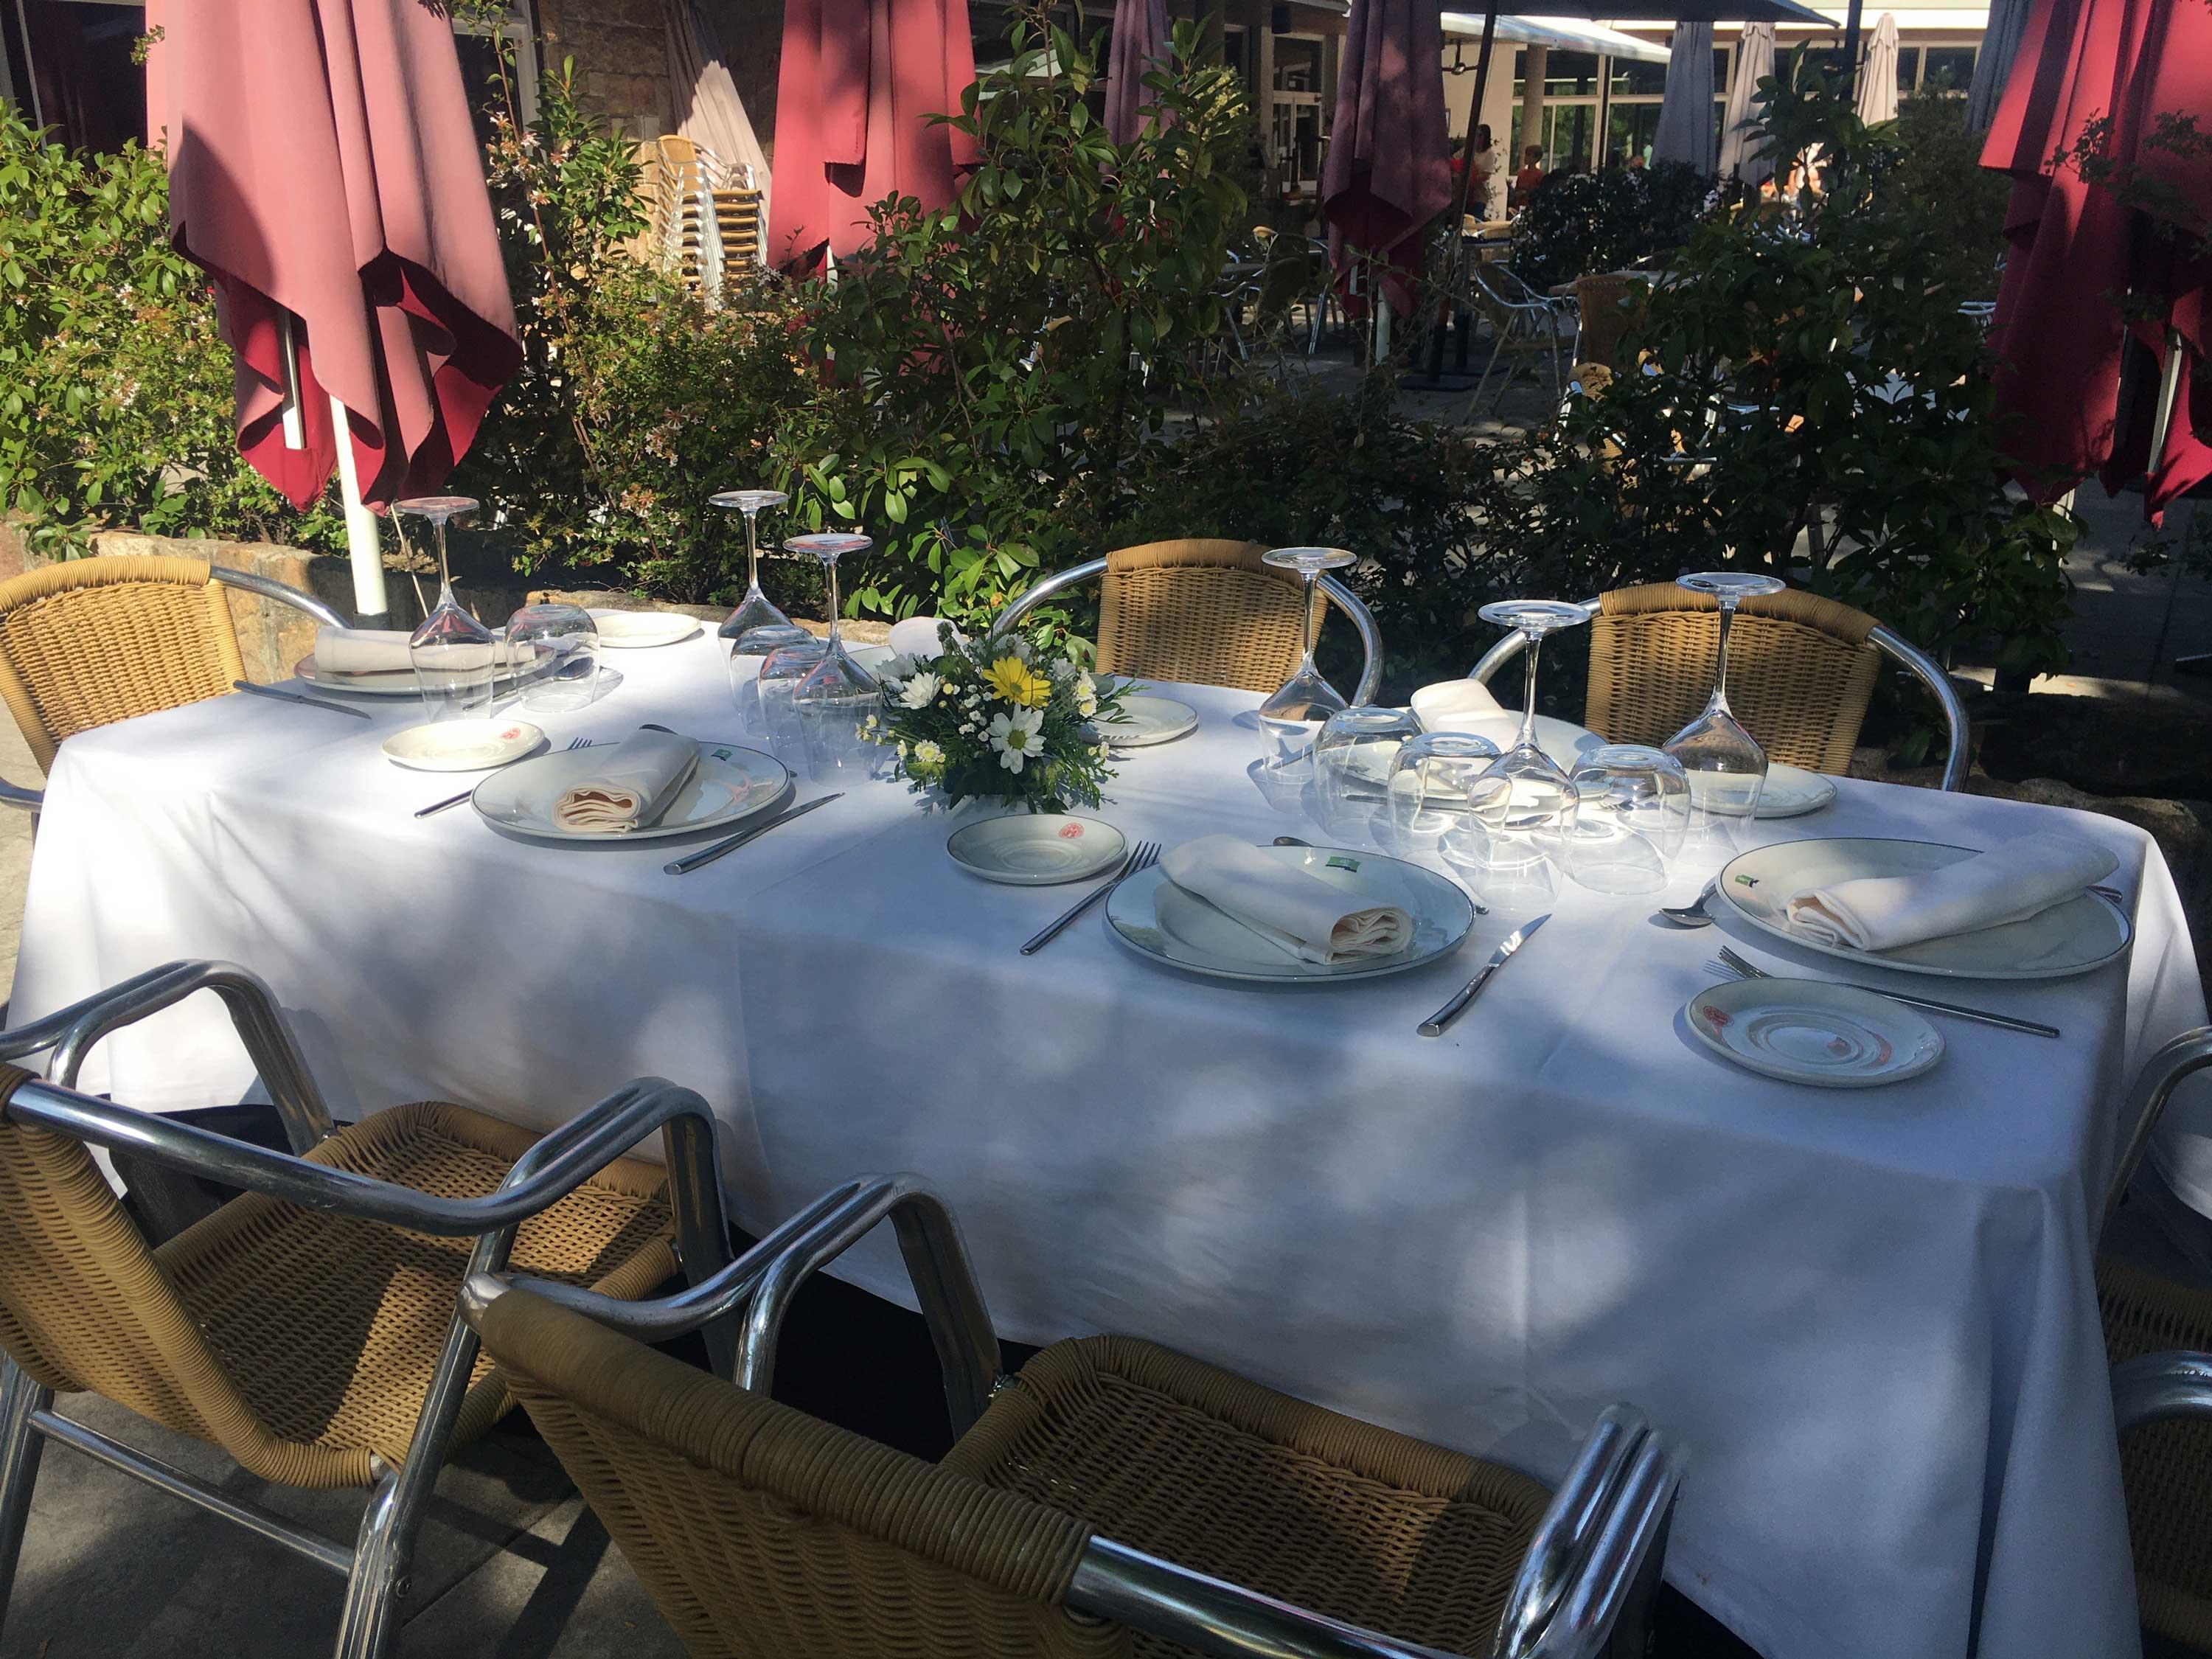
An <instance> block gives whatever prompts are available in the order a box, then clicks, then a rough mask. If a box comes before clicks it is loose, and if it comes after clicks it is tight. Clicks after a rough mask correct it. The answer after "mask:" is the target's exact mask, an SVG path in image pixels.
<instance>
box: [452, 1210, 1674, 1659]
mask: <svg viewBox="0 0 2212 1659" xmlns="http://www.w3.org/2000/svg"><path fill="white" fill-rule="evenodd" d="M887 1215H888V1216H889V1217H890V1218H891V1219H892V1220H893V1222H894V1223H895V1225H896V1226H897V1229H898V1235H899V1243H900V1246H901V1249H902V1251H903V1253H904V1255H905V1257H906V1261H907V1264H908V1270H909V1272H910V1273H911V1274H912V1276H913V1279H914V1282H915V1291H916V1293H917V1296H918V1297H919V1300H920V1302H921V1307H922V1309H923V1311H924V1313H925V1315H926V1316H927V1317H928V1318H929V1322H930V1328H931V1333H932V1335H933V1338H934V1340H935V1342H936V1346H937V1350H938V1353H939V1358H940V1359H942V1360H943V1361H944V1362H945V1378H946V1397H947V1403H948V1405H949V1406H950V1407H951V1414H952V1421H953V1425H954V1426H955V1429H956V1431H958V1432H959V1439H958V1441H957V1444H955V1446H954V1447H953V1449H952V1450H951V1453H950V1454H949V1455H947V1456H946V1457H945V1460H944V1461H943V1462H941V1463H938V1464H936V1465H931V1464H927V1463H924V1462H921V1461H919V1460H917V1459H915V1458H913V1457H910V1456H908V1455H905V1454H903V1453H901V1452H896V1451H894V1450H892V1449H890V1448H888V1447H884V1446H878V1445H876V1444H873V1443H870V1442H868V1441H866V1440H864V1439H861V1438H860V1437H857V1436H854V1435H852V1434H849V1433H848V1432H846V1431H843V1430H841V1429H837V1428H834V1427H832V1426H830V1425H828V1424H825V1423H821V1422H817V1421H815V1420H814V1419H811V1418H808V1417H806V1416H805V1415H804V1414H802V1413H799V1412H796V1411H793V1410H792V1409H790V1408H789V1407H784V1406H780V1405H778V1404H776V1403H775V1401H773V1400H771V1399H769V1397H768V1395H767V1388H768V1383H769V1381H770V1378H771V1372H772V1367H773V1364H774V1354H775V1335H776V1330H777V1328H778V1326H779V1325H780V1324H781V1319H782V1316H783V1310H784V1309H785V1307H786V1306H787V1304H788V1301H789V1298H790V1297H791V1295H792V1293H793V1291H795V1290H796V1289H797V1287H798V1286H799V1284H800V1283H801V1282H803V1281H804V1279H805V1278H806V1277H807V1276H808V1275H809V1274H810V1273H812V1272H814V1271H815V1270H817V1268H819V1267H821V1266H822V1265H823V1264H824V1263H825V1262H826V1261H829V1260H830V1259H831V1258H833V1257H834V1256H836V1255H837V1254H838V1253H840V1252H841V1251H842V1250H843V1249H846V1248H848V1246H849V1245H850V1244H852V1243H854V1242H855V1241H856V1240H857V1239H859V1238H860V1237H862V1236H863V1235H864V1234H866V1232H867V1231H869V1229H870V1228H871V1227H872V1225H874V1224H875V1223H876V1222H877V1221H878V1220H879V1219H881V1218H884V1217H885V1216H887ZM692 1294H693V1298H694V1299H693V1300H692V1302H691V1304H690V1307H689V1309H688V1310H687V1312H686V1313H685V1315H684V1317H690V1318H696V1317H698V1316H702V1315H709V1314H713V1313H715V1312H717V1311H720V1310H726V1309H728V1308H730V1307H733V1306H738V1305H747V1307H748V1310H747V1314H746V1321H745V1326H746V1328H745V1335H746V1342H745V1346H744V1349H743V1350H742V1352H740V1355H739V1358H738V1379H739V1380H740V1381H741V1382H743V1383H745V1384H746V1385H747V1386H746V1387H744V1388H737V1387H732V1386H731V1385H729V1384H727V1383H723V1382H722V1381H721V1380H720V1379H719V1378H716V1377H713V1376H708V1375H706V1374H705V1373H703V1372H700V1371H696V1370H691V1369H690V1368H688V1367H686V1366H684V1365H683V1364H679V1363H678V1362H677V1361H675V1360H672V1359H670V1358H666V1357H665V1356H663V1355H661V1354H659V1353H655V1352H653V1351H652V1350H650V1349H647V1348H646V1347H643V1346H640V1344H639V1343H638V1342H636V1341H634V1340H630V1335H629V1334H621V1332H623V1331H627V1332H629V1333H631V1334H637V1335H642V1336H647V1337H663V1336H665V1335H667V1334H671V1331H673V1330H675V1329H680V1328H682V1320H681V1319H677V1320H674V1321H673V1322H671V1317H670V1315H669V1312H668V1309H669V1306H670V1304H641V1305H639V1306H635V1307H631V1308H624V1307H623V1306H621V1305H618V1304H609V1303H607V1302H606V1301H605V1299H604V1298H600V1297H592V1296H591V1295H589V1294H588V1293H579V1292H577V1291H574V1290H572V1289H565V1288H562V1287H557V1286H554V1287H543V1286H531V1287H529V1288H528V1289H515V1288H511V1287H510V1286H509V1285H508V1284H507V1282H506V1281H504V1280H502V1279H498V1278H495V1277H494V1276H491V1275H483V1276H481V1277H477V1278H472V1279H471V1280H470V1281H469V1285H468V1287H467V1289H466V1291H465V1292H464V1295H463V1303H462V1305H463V1312H464V1316H465V1317H466V1318H467V1319H468V1320H469V1322H471V1325H472V1326H473V1327H474V1328H476V1329H477V1332H478V1333H479V1334H481V1335H482V1336H483V1340H484V1345H485V1348H486V1351H487V1352H490V1353H491V1354H493V1355H494V1356H495V1358H496V1359H497V1361H498V1363H499V1365H500V1367H501V1371H502V1373H503V1374H504V1375H505V1376H507V1378H508V1380H509V1383H510V1384H511V1386H512V1387H513V1389H514V1390H515V1392H516V1394H517V1395H519V1396H520V1398H521V1400H522V1401H523V1404H524V1405H525V1407H526V1408H527V1409H528V1410H529V1412H530V1414H531V1417H532V1420H533V1421H535V1422H536V1423H537V1425H538V1428H539V1430H540V1431H541V1432H542V1433H543V1434H544V1436H545V1437H546V1440H547V1441H548V1442H549V1443H550V1444H551V1445H552V1447H553V1448H554V1449H555V1450H556V1452H557V1453H559V1455H560V1456H561V1459H562V1462H563V1464H564V1465H565V1466H566V1467H567V1468H568V1471H569V1473H570V1474H571V1475H572V1476H573V1478H574V1480H575V1481H576V1483H577V1485H578V1486H580V1488H581V1489H582V1491H583V1492H584V1495H585V1497H586V1500H587V1501H588V1502H590V1503H591V1504H592V1507H593V1508H594V1509H595V1510H597V1511H598V1512H599V1516H600V1518H601V1520H602V1521H604V1522H605V1524H606V1527H607V1529H608V1530H609V1532H610V1533H611V1534H613V1536H614V1537H615V1539H616V1541H617V1542H618V1543H619V1544H620V1545H621V1546H622V1548H623V1553H625V1554H626V1555H627V1556H628V1557H629V1559H630V1562H631V1564H632V1565H633V1566H634V1567H635V1569H636V1570H637V1572H638V1574H639V1576H640V1577H641V1579H643V1581H644V1582H645V1584H646V1586H647V1589H648V1590H650V1591H651V1593H652V1594H653V1599H654V1601H656V1603H658V1605H659V1607H660V1609H661V1611H662V1613H664V1614H665V1616H666V1617H667V1619H668V1620H669V1622H670V1623H671V1625H672V1626H674V1627H675V1628H676V1630H677V1632H678V1634H679V1635H680V1636H681V1637H682V1638H683V1639H684V1644H685V1645H686V1646H687V1648H688V1649H689V1650H690V1652H691V1654H692V1655H693V1656H695V1659H710V1656H731V1659H781V1656H784V1655H793V1654H807V1655H810V1656H830V1655H852V1656H855V1659H859V1656H870V1659H873V1656H878V1655H887V1654H897V1655H901V1656H908V1659H975V1656H1007V1659H1012V1656H1017V1655H1018V1656H1024V1659H1027V1656H1035V1655H1057V1656H1070V1659H1073V1656H1133V1655H1144V1656H1159V1659H1165V1656H1170V1655H1179V1654H1187V1653H1188V1652H1190V1651H1191V1650H1199V1651H1203V1652H1209V1653H1216V1654H1247V1655H1259V1654H1273V1655H1287V1654H1291V1653H1297V1654H1302V1655H1310V1656H1322V1655H1345V1656H1351V1655H1353V1654H1358V1655H1363V1656H1367V1659H1389V1656H1402V1659H1416V1656H1420V1659H1441V1656H1440V1655H1439V1654H1438V1652H1437V1650H1438V1649H1444V1650H1449V1651H1452V1652H1457V1653H1466V1654H1475V1653H1480V1654H1485V1655H1488V1654H1492V1653H1495V1654H1498V1655H1500V1656H1534V1655H1538V1654H1543V1655H1554V1656H1589V1655H1595V1654H1597V1653H1599V1652H1601V1651H1609V1652H1615V1653H1619V1654H1621V1655H1627V1654H1632V1653H1640V1652H1641V1651H1642V1650H1643V1648H1642V1639H1643V1633H1644V1629H1643V1627H1644V1620H1645V1619H1646V1617H1647V1616H1648V1612H1649V1607H1650V1600H1651V1597H1652V1595H1653V1594H1654V1593H1655V1592H1656V1586H1657V1582H1658V1572H1659V1567H1660V1562H1661V1558H1662V1555H1663V1553H1664V1547H1665V1533H1666V1528H1667V1524H1668V1516H1669V1514H1670V1512H1671V1509H1672V1505H1673V1501H1674V1492H1675V1490H1676V1487H1677V1485H1678V1482H1679V1468H1678V1465H1677V1462H1676V1460H1675V1458H1674V1454H1673V1453H1672V1452H1670V1451H1669V1450H1668V1448H1667V1446H1666V1445H1665V1443H1663V1441H1662V1438H1661V1437H1659V1436H1658V1435H1657V1434H1656V1432H1655V1431H1651V1430H1650V1428H1649V1426H1648V1425H1646V1424H1645V1423H1644V1420H1643V1419H1642V1418H1641V1417H1640V1415H1638V1413H1635V1412H1634V1411H1632V1409H1630V1408H1628V1407H1613V1408H1611V1409H1610V1410H1609V1411H1607V1413H1603V1414H1602V1415H1601V1418H1600V1419H1599V1422H1598V1425H1597V1426H1596V1428H1595V1430H1594V1431H1593V1432H1592V1435H1591V1438H1590V1440H1589V1443H1587V1444H1586V1445H1585V1447H1584V1449H1583V1455H1582V1456H1581V1458H1580V1459H1579V1460H1578V1461H1577V1464H1576V1466H1575V1468H1574V1469H1573V1471H1572V1472H1571V1474H1569V1476H1568V1477H1567V1480H1566V1481H1565V1484H1564V1485H1563V1486H1562V1487H1561V1489H1560V1492H1559V1495H1558V1496H1557V1497H1551V1496H1550V1495H1549V1494H1547V1492H1545V1490H1544V1488H1543V1487H1541V1486H1539V1485H1537V1484H1536V1483H1535V1482H1534V1481H1533V1480H1528V1478H1527V1477H1525V1476H1523V1475H1522V1474H1516V1472H1515V1471H1513V1470H1511V1469H1508V1468H1502V1467H1500V1466H1498V1465H1496V1464H1490V1463H1484V1462H1480V1461H1478V1460H1476V1459H1474V1458H1471V1457H1467V1456H1464V1455H1461V1454H1459V1453H1456V1452H1450V1451H1445V1450H1443V1449H1439V1448H1437V1447H1435V1446H1431V1445H1426V1444H1424V1443H1421V1442H1419V1441H1418V1440H1413V1439H1409V1438H1407V1437H1406V1436H1403V1435H1399V1434H1393V1433H1389V1432H1388V1431H1383V1430H1381V1429H1377V1428H1374V1427H1371V1426H1370V1425H1366V1424H1364V1423H1360V1422H1357V1421H1355V1420H1353V1419H1350V1418H1346V1417H1341V1416H1339V1415H1338V1414H1337V1413H1334V1412H1329V1411H1324V1410H1322V1408H1321V1407H1316V1406H1310V1405H1307V1404H1305V1403H1304V1402H1303V1401H1297V1400H1293V1399H1291V1398H1290V1397H1288V1396H1286V1395H1279V1394H1276V1393H1274V1392H1273V1391H1272V1390H1270V1389H1263V1388H1261V1387H1259V1386H1257V1385H1256V1384H1254V1383H1248V1382H1246V1381H1244V1380H1243V1379H1242V1378H1240V1377H1237V1376H1231V1374H1229V1373H1227V1372H1225V1371H1221V1370H1216V1369H1214V1368H1213V1367H1212V1366H1210V1365H1206V1364H1201V1363H1200V1362H1199V1361H1197V1360H1195V1359H1190V1358H1185V1357H1183V1356H1182V1355H1180V1354H1176V1353H1172V1352H1169V1351H1167V1350H1166V1349H1164V1348H1159V1347H1156V1346H1153V1345H1152V1344H1151V1343H1148V1342H1140V1341H1136V1340H1131V1339H1128V1338H1124V1337H1113V1336H1103V1337H1090V1338H1085V1339H1080V1340H1072V1341H1065V1342H1060V1343H1056V1344H1054V1346H1051V1347H1049V1348H1048V1349H1046V1350H1045V1351H1044V1352H1042V1353H1041V1354H1039V1355H1037V1356H1036V1358H1033V1359H1031V1360H1030V1363H1029V1364H1027V1365H1026V1366H1024V1368H1023V1370H1022V1371H1021V1374H1020V1375H1019V1376H1017V1377H1014V1378H1012V1379H1006V1378H1004V1377H1001V1376H999V1375H998V1358H999V1354H998V1345H997V1342H996V1340H995V1339H994V1337H993V1336H992V1334H991V1329H990V1323H989V1320H988V1317H987V1315H986V1313H985V1312H984V1310H983V1304H982V1300H981V1294H980V1292H978V1291H977V1290H976V1288H975V1281H974V1279H973V1278H972V1276H971V1275H970V1274H969V1270H968V1265H967V1259H966V1255H965V1252H964V1250H963V1247H962V1244H961V1242H960V1237H959V1233H958V1230H957V1227H955V1225H953V1223H952V1219H951V1215H950V1213H949V1212H947V1211H946V1210H945V1207H944V1206H943V1205H942V1203H941V1202H939V1200H937V1199H935V1198H934V1197H933V1195H931V1194H929V1193H928V1192H927V1189H926V1188H923V1187H921V1185H920V1183H918V1182H915V1181H914V1180H913V1179H912V1178H911V1177H892V1178H889V1179H879V1180H875V1181H871V1182H860V1183H855V1184H851V1185H848V1187H846V1188H842V1189H840V1190H839V1191H838V1192H836V1193H833V1194H826V1195H825V1196H824V1197H823V1199H822V1200H817V1202H816V1204H815V1205H814V1206H811V1207H810V1209H809V1210H808V1211H807V1212H803V1213H802V1214H801V1215H800V1216H799V1217H796V1218H793V1221H791V1222H789V1223H787V1224H786V1225H785V1226H784V1227H783V1228H781V1229H779V1230H778V1231H777V1233H776V1234H775V1235H773V1236H771V1237H770V1238H769V1239H765V1240H763V1242H762V1243H761V1244H760V1245H759V1246H758V1247H757V1248H756V1249H754V1250H752V1251H750V1252H748V1253H747V1254H746V1255H745V1256H744V1257H743V1258H741V1259H740V1260H739V1261H738V1262H737V1263H736V1264H734V1265H733V1266H732V1267H730V1268H728V1269H726V1271H725V1272H724V1273H722V1274H721V1275H720V1277H719V1279H717V1280H715V1281H713V1282H712V1283H711V1284H710V1285H702V1286H700V1287H698V1290H697V1291H695V1292H694V1293H692ZM748 1304H749V1305H748ZM586 1312H588V1313H591V1314H592V1315H594V1316H597V1317H598V1319H599V1321H600V1323H599V1324H594V1323H593V1322H592V1320H591V1319H588V1318H586V1317H584V1314H585V1313H586ZM609 1326H612V1327H617V1328H619V1330H618V1329H615V1328H606V1327H609ZM1377 1630H1387V1631H1388V1632H1389V1635H1388V1636H1383V1635H1379V1634H1376V1631H1377ZM1608 1643H1612V1644H1614V1645H1613V1646H1610V1647H1608V1646H1607V1644H1608ZM1413 1644H1419V1646H1415V1645H1413ZM1493 1644H1494V1645H1493Z"/></svg>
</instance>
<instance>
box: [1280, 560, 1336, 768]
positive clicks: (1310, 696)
mask: <svg viewBox="0 0 2212 1659" xmlns="http://www.w3.org/2000/svg"><path fill="white" fill-rule="evenodd" d="M1353 557H1354V556H1353V555H1352V554H1351V553H1349V552H1346V550H1344V549H1343V548H1340V547H1279V548H1276V549H1275V550H1273V551H1272V552H1270V553H1267V554H1264V555H1262V556H1261V562H1263V563H1267V564H1269V565H1273V567H1274V568H1276V569H1278V570H1295V571H1296V572H1297V574H1298V575H1299V577H1300V579H1301V580H1303V581H1304V591H1303V592H1301V593H1300V595H1299V600H1298V602H1299V605H1300V610H1299V612H1298V616H1299V622H1300V625H1301V627H1302V629H1303V630H1304V649H1303V650H1302V651H1301V652H1300V653H1299V658H1298V665H1297V669H1296V670H1295V671H1293V672H1292V673H1291V677H1290V678H1288V679H1287V680H1285V681H1284V682H1283V684H1281V685H1280V686H1279V687H1278V688H1277V689H1276V690H1275V691H1274V692H1273V694H1272V695H1271V696H1269V697H1268V698H1267V701H1266V702H1263V703H1261V705H1260V726H1261V730H1262V731H1265V732H1268V733H1269V734H1270V735H1271V736H1272V738H1273V746H1274V748H1275V750H1276V751H1277V752H1276V754H1275V755H1274V756H1273V758H1274V759H1276V760H1277V761H1279V762H1289V761H1295V760H1298V759H1302V758H1304V757H1305V756H1307V755H1308V754H1310V752H1311V750H1312V748H1313V743H1314V739H1315V738H1316V737H1317V736H1318V735H1319V733H1320V730H1321V726H1322V722H1324V721H1326V720H1328V718H1329V716H1330V715H1332V714H1342V713H1343V712H1344V711H1345V710H1346V708H1350V707H1351V706H1352V705H1351V703H1350V702H1347V701H1346V698H1345V696H1344V694H1343V693H1342V692H1340V691H1339V690H1337V689H1336V688H1335V687H1334V686H1333V685H1331V684H1329V683H1328V680H1327V679H1326V678H1323V676H1322V671H1321V670H1320V669H1319V668H1317V667H1316V666H1315V665H1314V622H1313V617H1314V599H1315V595H1316V590H1317V588H1318V586H1319V584H1320V581H1321V574H1322V571H1324V570H1336V569H1340V568H1342V567H1344V566H1346V565H1348V564H1350V563H1352V561H1353Z"/></svg>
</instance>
